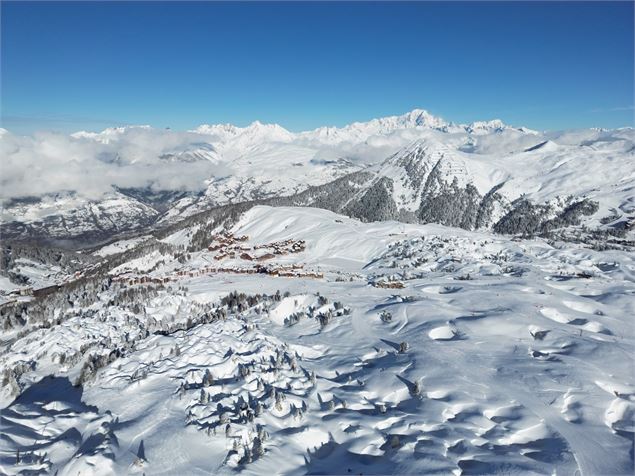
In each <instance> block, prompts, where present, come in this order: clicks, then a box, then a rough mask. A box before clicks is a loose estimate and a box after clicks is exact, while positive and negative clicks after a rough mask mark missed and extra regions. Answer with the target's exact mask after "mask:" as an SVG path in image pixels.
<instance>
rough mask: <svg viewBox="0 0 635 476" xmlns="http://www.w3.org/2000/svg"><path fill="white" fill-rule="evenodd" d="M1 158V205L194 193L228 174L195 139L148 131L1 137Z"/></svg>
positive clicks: (194, 136)
mask: <svg viewBox="0 0 635 476" xmlns="http://www.w3.org/2000/svg"><path fill="white" fill-rule="evenodd" d="M202 146H206V148H205V147H204V148H202V149H201V147H202ZM0 157H1V159H0V169H1V170H0V199H1V200H3V201H6V200H8V199H11V198H18V197H29V196H36V197H37V196H43V195H46V194H51V193H58V192H64V191H73V192H75V193H77V194H78V195H80V196H82V197H85V198H88V199H99V198H100V197H102V196H104V195H105V194H107V193H109V192H112V191H113V190H114V188H115V187H123V188H126V187H150V188H151V189H153V190H183V191H196V190H202V189H204V188H205V180H206V179H208V178H210V177H214V176H219V175H225V174H228V173H229V169H228V167H227V166H226V165H224V164H220V163H219V162H218V160H215V155H214V149H213V147H210V146H209V145H208V144H201V136H200V135H199V134H193V133H188V132H173V131H170V130H158V129H152V128H148V127H131V128H119V129H107V130H106V131H104V132H102V133H99V134H93V133H77V134H73V135H70V136H69V135H64V134H57V133H40V134H36V135H34V136H17V135H13V134H11V133H9V132H7V131H2V133H1V135H0Z"/></svg>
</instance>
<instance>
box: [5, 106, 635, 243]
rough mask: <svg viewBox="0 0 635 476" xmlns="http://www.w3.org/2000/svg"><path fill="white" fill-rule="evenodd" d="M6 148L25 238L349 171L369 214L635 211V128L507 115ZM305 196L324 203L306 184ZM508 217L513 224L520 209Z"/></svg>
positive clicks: (99, 228) (142, 133)
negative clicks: (547, 123) (589, 207)
mask: <svg viewBox="0 0 635 476" xmlns="http://www.w3.org/2000/svg"><path fill="white" fill-rule="evenodd" d="M0 147H1V150H2V152H3V153H4V155H6V157H7V160H8V162H7V165H8V167H7V169H8V170H9V173H8V174H6V177H5V178H4V180H3V186H4V187H3V195H2V197H1V198H2V200H3V214H2V217H3V223H4V225H2V227H3V229H5V234H6V235H7V236H9V237H12V238H19V239H27V238H28V239H34V238H41V237H43V236H44V237H48V238H49V239H60V238H65V237H67V238H73V237H86V238H88V237H90V236H93V237H99V239H101V238H102V237H103V236H105V235H107V234H109V233H113V232H119V231H124V230H131V229H135V228H139V226H138V225H143V226H145V225H147V224H148V223H150V222H154V221H156V222H157V223H158V224H160V225H161V226H162V225H164V224H166V223H174V222H177V221H178V220H179V219H181V218H183V217H186V216H190V215H194V214H196V213H198V212H201V211H204V210H207V209H209V208H210V207H213V206H217V205H222V204H226V203H238V202H244V201H250V200H262V199H272V198H275V197H280V196H291V195H296V194H301V193H302V192H303V191H305V190H307V189H308V188H309V187H317V186H321V185H326V184H331V187H340V186H341V185H342V184H343V183H345V182H346V181H347V180H348V179H344V182H334V181H337V180H338V179H341V178H343V177H346V176H350V177H351V179H350V181H351V182H353V183H355V187H354V190H353V189H351V190H347V189H346V187H344V189H345V190H344V191H343V192H342V191H337V195H338V198H337V200H335V202H334V203H329V204H328V206H327V208H330V209H333V210H337V211H340V212H343V213H346V214H349V215H352V216H356V217H359V218H363V219H366V220H380V219H389V218H398V219H400V220H405V221H422V222H437V223H444V224H448V225H453V226H461V227H464V228H483V227H487V228H491V227H493V226H496V224H497V223H498V221H499V220H500V219H501V218H503V217H505V216H506V214H509V213H510V212H511V211H513V209H514V207H516V205H513V206H512V203H513V202H514V200H516V199H518V198H519V197H521V196H522V197H524V198H525V199H527V200H529V201H531V204H532V205H531V206H532V207H534V208H535V207H539V209H538V208H536V209H534V208H531V207H530V208H531V210H532V211H533V212H534V213H535V214H540V215H543V216H544V220H553V219H554V218H558V217H559V216H560V215H561V214H562V213H564V212H565V211H566V210H567V208H568V207H570V206H572V205H575V204H576V203H578V202H580V201H582V200H584V199H588V200H591V201H593V202H597V203H598V207H597V211H595V212H594V213H593V214H592V216H591V218H590V219H589V220H587V219H585V220H586V222H585V224H587V225H590V226H591V227H592V228H596V227H597V226H599V224H600V220H603V219H604V220H605V221H607V223H608V222H609V221H610V220H609V218H611V217H615V220H613V222H615V223H617V224H619V227H624V226H626V225H627V224H628V223H629V222H632V220H633V207H634V201H633V193H632V189H633V186H634V185H633V184H634V182H635V179H634V177H633V170H632V166H631V162H632V160H633V157H634V154H635V134H634V132H633V129H617V130H596V129H589V130H578V131H565V132H545V133H540V132H536V131H531V130H529V129H527V128H523V127H519V128H516V127H511V126H507V125H505V124H504V123H502V122H501V121H499V120H493V121H480V122H474V123H471V124H467V125H461V124H454V123H451V122H447V121H445V120H444V119H441V118H438V117H435V116H433V115H431V114H430V113H428V112H426V111H424V110H420V109H415V110H413V111H411V112H409V113H407V114H404V115H401V116H390V117H385V118H379V119H373V120H370V121H368V122H358V123H353V124H350V125H348V126H345V127H341V128H335V127H325V128H318V129H316V130H313V131H307V132H300V133H292V132H289V131H287V130H285V129H284V128H282V127H281V126H279V125H276V124H262V123H260V122H254V123H252V124H250V125H249V126H247V127H236V126H233V125H228V124H223V125H203V126H200V127H198V128H196V129H195V130H192V131H189V132H178V131H172V130H163V129H161V130H160V129H153V128H151V127H148V126H141V127H121V128H111V129H107V130H105V131H102V132H100V133H88V132H79V133H75V134H72V135H71V136H70V137H64V136H59V135H44V136H37V137H33V138H20V137H16V136H13V135H12V134H10V133H5V134H3V135H2V136H0ZM351 174H352V175H351ZM455 179H456V180H455ZM320 193H321V194H322V195H328V193H322V192H320ZM332 199H333V197H330V198H329V199H328V200H327V199H324V200H323V201H329V200H330V201H332ZM293 203H294V204H302V205H306V204H314V205H318V206H321V205H319V204H317V203H312V202H311V200H308V199H307V197H306V196H302V197H300V198H299V199H297V200H295V201H294V202H293ZM521 205H523V206H526V203H525V202H524V201H523V202H522V203H521ZM369 208H370V209H372V210H373V211H372V212H368V211H367V210H368V209H369ZM536 210H538V211H536ZM523 213H524V212H523ZM448 214H451V215H452V217H451V218H450V217H448ZM524 214H525V215H527V213H524ZM119 217H121V218H119ZM508 218H509V219H508V220H507V222H506V223H507V225H506V226H505V227H503V228H504V230H505V231H506V232H510V231H512V228H513V227H510V226H509V223H510V222H513V221H514V220H516V218H517V217H516V216H511V217H508ZM565 221H567V220H565ZM8 222H12V223H11V224H10V225H7V223H8ZM629 226H630V225H629ZM64 235H66V236H64Z"/></svg>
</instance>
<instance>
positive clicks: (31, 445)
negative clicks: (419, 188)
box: [0, 206, 635, 475]
mask: <svg viewBox="0 0 635 476" xmlns="http://www.w3.org/2000/svg"><path fill="white" fill-rule="evenodd" d="M187 223H190V222H187ZM210 226H212V227H213V224H211V225H210ZM206 229H210V230H211V229H213V228H209V227H208V224H205V223H198V224H197V225H188V226H184V227H182V228H181V229H180V230H175V231H174V233H172V234H171V235H169V236H167V237H165V238H164V239H163V241H162V242H161V243H162V245H161V246H158V245H157V244H156V243H154V244H152V243H151V242H150V241H139V242H137V243H136V244H135V243H127V244H126V246H125V247H123V248H124V250H123V253H122V254H109V252H108V253H100V254H101V257H102V258H103V259H105V260H112V262H111V264H110V265H108V266H107V267H106V268H102V269H100V270H99V272H96V273H95V274H93V275H92V276H88V275H87V276H85V277H84V278H83V280H82V281H79V282H77V283H74V284H72V285H71V284H68V285H65V286H64V287H63V288H62V289H60V290H59V291H58V292H54V293H52V294H49V295H48V296H43V297H40V298H38V299H37V300H36V301H34V302H32V303H31V304H27V305H26V307H19V306H17V305H16V306H15V307H11V306H10V305H5V306H4V307H1V308H0V319H2V324H3V327H2V329H3V330H2V333H1V334H0V336H1V338H2V342H3V348H4V350H3V352H2V354H0V369H1V370H2V374H3V379H4V380H3V386H2V400H1V402H2V403H1V408H2V412H1V416H0V418H1V424H2V433H3V437H2V439H0V464H1V465H2V471H3V473H6V474H21V473H26V472H37V471H39V472H41V473H53V474H54V473H56V472H57V474H60V475H61V474H77V473H78V472H81V474H87V473H89V474H113V473H114V474H125V473H135V474H142V473H145V474H182V475H189V474H199V473H206V472H211V473H214V474H235V473H236V472H241V473H245V474H304V473H312V474H313V473H320V474H349V473H350V474H360V473H363V474H430V473H436V474H474V473H479V474H510V473H514V474H576V473H580V474H583V475H595V474H632V472H633V469H634V467H633V452H632V444H633V435H634V433H633V432H634V431H635V430H634V428H633V412H634V411H635V380H634V379H633V373H632V369H633V352H634V350H635V348H634V347H635V333H634V330H633V329H634V328H633V325H632V316H633V313H634V312H635V307H634V304H633V303H634V300H633V295H634V294H635V262H634V257H633V254H632V253H628V252H624V251H594V250H591V249H588V248H583V247H579V246H569V245H566V244H564V243H560V244H558V246H552V245H550V244H548V243H547V242H545V241H543V240H540V239H534V240H518V239H515V240H512V239H509V238H506V237H501V236H499V235H492V234H491V233H489V232H474V231H467V230H462V229H456V228H447V227H444V226H439V225H430V224H429V225H414V224H403V223H398V222H382V223H361V222H359V221H357V220H354V219H351V218H348V217H346V216H342V215H338V214H335V213H332V212H329V211H326V210H320V209H314V208H292V207H277V208H272V207H263V206H258V207H254V208H251V209H250V210H249V211H247V212H246V213H244V214H243V215H242V216H241V217H239V219H238V221H237V222H236V223H235V224H234V225H233V226H232V227H231V229H228V230H224V231H223V230H222V229H221V228H220V227H217V229H215V230H214V231H210V232H209V234H208V236H207V237H206V240H204V241H203V242H202V243H204V244H203V245H199V246H197V247H194V248H189V251H188V252H187V253H184V252H183V250H184V249H185V248H187V247H188V246H191V245H193V244H194V243H195V242H197V240H198V238H197V236H198V234H199V232H201V230H206ZM128 245H130V246H131V247H129V246H128ZM234 290H236V291H238V292H233V291H234ZM20 306H23V305H22V304H21V305H20ZM46 310H49V311H51V310H54V311H53V312H51V313H49V312H46ZM15 313H18V314H19V315H17V316H16V314H15ZM73 384H75V386H73Z"/></svg>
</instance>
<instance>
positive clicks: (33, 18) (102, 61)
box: [1, 1, 634, 133]
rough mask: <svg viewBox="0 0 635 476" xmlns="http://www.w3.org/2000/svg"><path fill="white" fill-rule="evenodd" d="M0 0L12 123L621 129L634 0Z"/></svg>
mask: <svg viewBox="0 0 635 476" xmlns="http://www.w3.org/2000/svg"><path fill="white" fill-rule="evenodd" d="M1 8H2V12H1V13H2V55H1V56H2V58H1V62H2V86H1V87H2V123H3V127H5V128H8V129H10V130H12V131H15V132H20V133H29V132H32V131H34V130H41V129H54V130H61V131H72V130H79V129H87V130H101V129H103V128H105V127H108V126H112V125H121V124H151V125H153V126H156V127H168V126H169V127H172V128H173V129H186V128H190V127H193V126H195V125H198V124H201V123H216V122H231V123H234V124H238V125H246V124H248V123H249V122H251V121H253V120H256V119H258V120H261V121H263V122H277V123H279V124H281V125H283V126H284V127H286V128H288V129H290V130H304V129H310V128H314V127H318V126H320V125H344V124H347V123H349V122H352V121H356V120H367V119H370V118H372V117H378V116H385V115H392V114H401V113H404V112H406V111H408V110H411V109H413V108H424V109H427V110H429V111H430V112H432V113H434V114H436V115H439V116H442V117H444V118H445V119H447V120H453V121H456V122H470V121H473V120H480V119H492V118H501V119H503V120H504V121H505V122H507V123H510V124H515V125H526V126H528V127H532V128H536V129H563V128H575V127H589V126H599V127H619V126H626V125H633V68H634V65H633V3H632V2H618V3H608V2H597V3H592V2H582V3H574V2H563V3H554V2H530V3H520V2H505V3H504V2H491V3H476V2H469V3H460V2H449V3H444V4H441V3H431V2H406V3H361V2H354V3H334V2H327V3H288V2H284V3H217V2H193V3H182V2H181V3H168V2H159V3H153V2H140V3H128V2H87V3H78V2H70V3H53V2H45V3H35V2H22V3H12V2H6V1H3V2H2V3H1Z"/></svg>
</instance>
